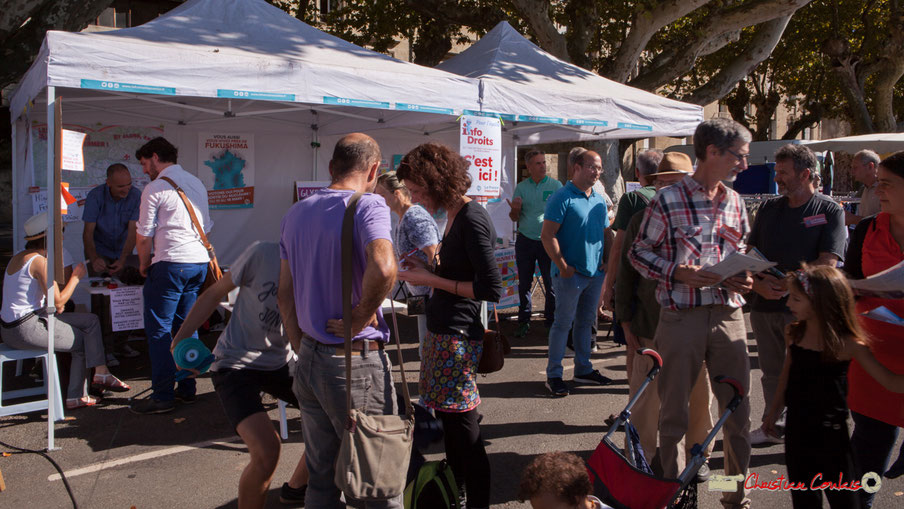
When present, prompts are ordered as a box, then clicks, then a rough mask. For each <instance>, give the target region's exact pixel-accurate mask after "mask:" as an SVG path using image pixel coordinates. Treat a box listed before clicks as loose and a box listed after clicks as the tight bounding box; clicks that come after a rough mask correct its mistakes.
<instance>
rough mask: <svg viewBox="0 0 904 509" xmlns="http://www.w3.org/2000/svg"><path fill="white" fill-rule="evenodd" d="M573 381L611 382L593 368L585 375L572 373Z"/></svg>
mask: <svg viewBox="0 0 904 509" xmlns="http://www.w3.org/2000/svg"><path fill="white" fill-rule="evenodd" d="M574 383H576V384H584V385H609V384H611V383H612V379H611V378H609V377H607V376H603V374H602V373H600V372H599V370H597V369H594V370H593V371H591V372H590V373H587V374H586V375H574Z"/></svg>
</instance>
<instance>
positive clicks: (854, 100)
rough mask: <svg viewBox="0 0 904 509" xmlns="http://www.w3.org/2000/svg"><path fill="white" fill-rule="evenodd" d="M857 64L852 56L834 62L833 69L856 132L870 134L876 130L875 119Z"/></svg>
mask: <svg viewBox="0 0 904 509" xmlns="http://www.w3.org/2000/svg"><path fill="white" fill-rule="evenodd" d="M854 66H855V64H853V63H852V62H851V58H847V59H845V60H844V61H837V60H836V61H834V62H832V70H833V71H835V74H837V75H838V79H839V81H840V83H839V86H840V87H841V93H842V94H844V98H845V100H846V101H847V104H848V110H849V113H850V115H851V120H852V122H853V127H854V134H868V133H871V132H874V128H873V119H872V116H870V113H869V110H868V109H867V107H866V97H865V95H864V92H863V87H861V85H860V82H859V81H858V80H857V72H856V70H855V68H854Z"/></svg>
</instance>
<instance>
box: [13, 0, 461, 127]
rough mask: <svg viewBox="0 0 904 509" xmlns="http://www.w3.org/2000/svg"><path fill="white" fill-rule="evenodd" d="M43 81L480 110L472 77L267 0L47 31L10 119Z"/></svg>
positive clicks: (190, 6) (207, 3)
mask: <svg viewBox="0 0 904 509" xmlns="http://www.w3.org/2000/svg"><path fill="white" fill-rule="evenodd" d="M45 86H57V87H69V88H76V89H88V90H100V91H103V92H113V93H123V92H130V93H135V94H155V95H161V96H187V97H204V98H236V99H256V100H268V101H281V102H284V103H307V104H312V103H313V104H322V105H325V107H326V108H340V109H342V108H345V109H346V110H348V111H354V110H353V108H354V107H365V108H374V109H382V110H399V111H405V112H410V111H416V112H428V113H437V114H442V115H444V116H445V115H453V114H457V113H460V112H461V110H463V109H479V103H478V89H477V87H478V83H477V81H476V80H472V79H468V78H463V77H460V76H456V75H453V74H449V73H445V72H442V71H438V70H435V69H429V68H425V67H422V66H419V65H415V64H412V63H408V62H402V61H400V60H396V59H394V58H391V57H389V56H387V55H383V54H381V53H377V52H375V51H370V50H367V49H364V48H361V47H359V46H356V45H354V44H352V43H349V42H346V41H344V40H342V39H339V38H337V37H334V36H331V35H329V34H326V33H324V32H322V31H320V30H317V29H315V28H313V27H311V26H309V25H306V24H305V23H303V22H301V21H299V20H298V19H296V18H294V17H292V16H290V15H288V14H286V13H285V12H283V11H282V10H280V9H278V8H276V7H273V6H271V5H269V4H267V3H266V2H264V1H263V0H190V1H188V2H186V3H185V4H183V5H181V6H179V7H177V8H175V9H173V10H172V11H169V12H168V13H166V14H164V15H162V16H160V17H159V18H157V19H155V20H153V21H150V22H148V23H145V24H144V25H141V26H138V27H135V28H127V29H123V30H115V31H110V32H94V33H71V32H60V31H48V32H47V35H46V37H45V39H44V43H43V45H42V48H41V51H40V54H39V56H38V58H37V59H36V61H35V63H34V64H33V65H32V67H31V68H30V69H29V71H28V72H27V73H26V75H25V77H24V78H23V80H22V82H21V84H20V86H19V88H18V89H17V90H16V92H15V93H14V94H13V96H12V101H11V105H10V106H11V113H12V115H13V118H16V117H18V116H19V115H20V114H21V112H22V111H23V109H24V108H25V106H26V104H27V103H28V101H30V100H32V99H34V98H35V97H37V95H38V94H39V93H40V91H41V90H42V89H43V88H44V87H45ZM271 107H272V106H271ZM358 111H360V110H358Z"/></svg>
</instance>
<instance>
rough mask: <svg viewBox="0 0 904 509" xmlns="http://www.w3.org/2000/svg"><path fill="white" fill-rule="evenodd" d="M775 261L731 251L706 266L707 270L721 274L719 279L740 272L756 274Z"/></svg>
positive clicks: (773, 264)
mask: <svg viewBox="0 0 904 509" xmlns="http://www.w3.org/2000/svg"><path fill="white" fill-rule="evenodd" d="M775 265H776V264H775V262H769V261H763V260H760V259H758V258H754V257H752V256H748V255H746V254H744V253H732V254H730V255H728V256H726V257H725V259H724V260H722V261H721V262H719V263H717V264H715V265H710V266H709V267H706V268H705V270H706V271H707V272H712V273H713V274H718V275H720V276H722V279H721V280H720V281H723V280H725V279H726V278H730V277H732V276H735V275H737V274H740V273H741V272H748V271H749V272H751V273H753V274H756V273H758V272H762V271H764V270H766V269H768V268H769V267H774V266H775Z"/></svg>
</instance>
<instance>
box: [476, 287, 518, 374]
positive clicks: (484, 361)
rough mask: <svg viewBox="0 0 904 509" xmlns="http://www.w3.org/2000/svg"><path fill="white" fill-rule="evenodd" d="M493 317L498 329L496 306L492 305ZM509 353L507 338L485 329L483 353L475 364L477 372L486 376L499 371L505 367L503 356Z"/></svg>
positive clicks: (498, 332) (510, 349) (510, 350)
mask: <svg viewBox="0 0 904 509" xmlns="http://www.w3.org/2000/svg"><path fill="white" fill-rule="evenodd" d="M493 316H495V317H496V327H499V312H498V311H496V304H493ZM510 353H512V347H511V345H510V344H509V341H508V338H506V337H505V335H504V334H503V333H502V332H501V331H494V330H490V329H487V330H486V332H484V333H483V353H481V354H480V362H478V363H477V372H478V373H480V374H481V375H486V374H489V373H495V372H497V371H499V370H500V369H502V367H503V366H504V365H505V356H506V355H508V354H510Z"/></svg>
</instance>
